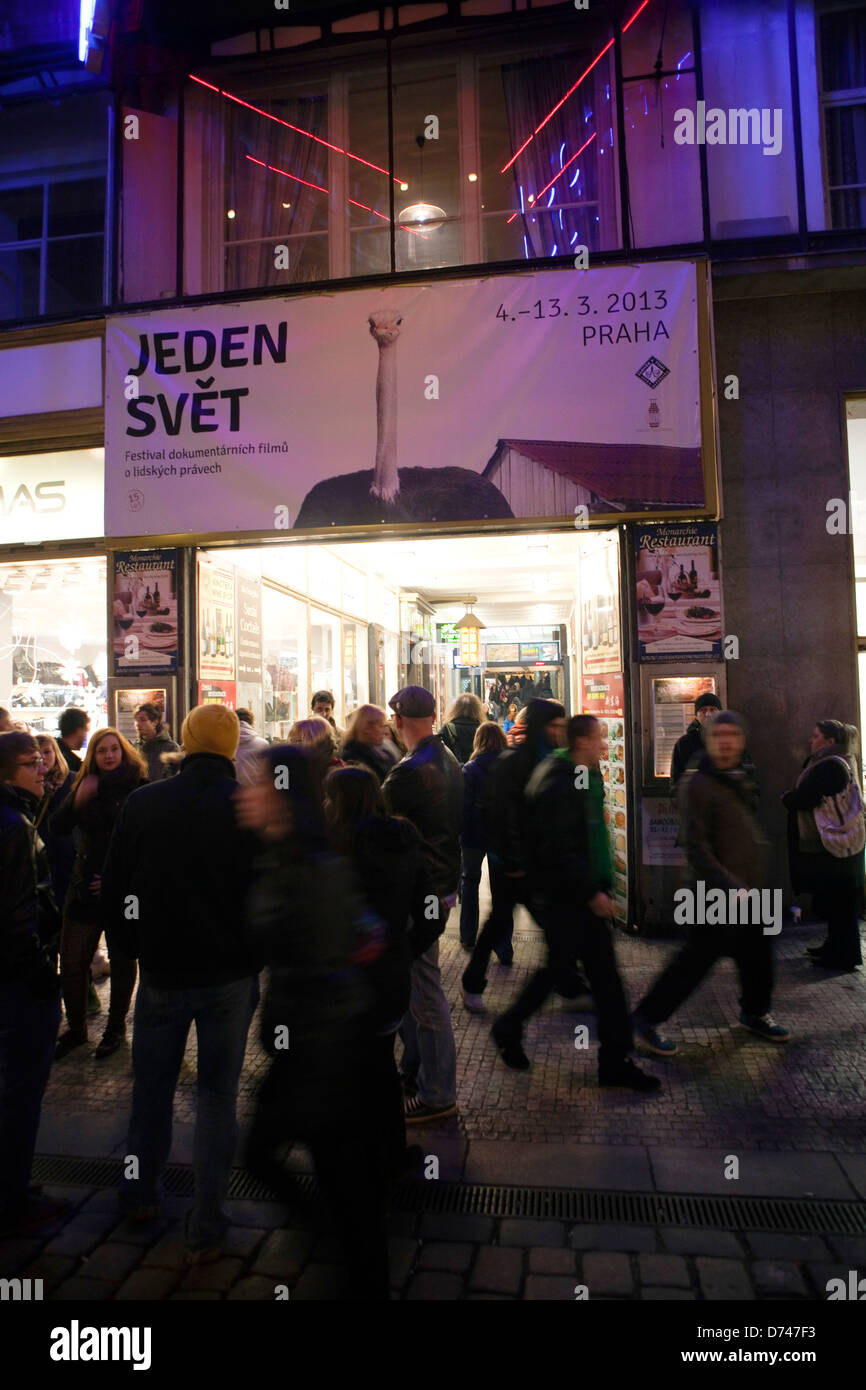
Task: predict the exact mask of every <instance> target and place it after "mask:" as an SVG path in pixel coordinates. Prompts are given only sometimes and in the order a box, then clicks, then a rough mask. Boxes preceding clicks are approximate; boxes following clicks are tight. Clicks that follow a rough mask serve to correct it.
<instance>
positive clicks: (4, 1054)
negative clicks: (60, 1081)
mask: <svg viewBox="0 0 866 1390" xmlns="http://www.w3.org/2000/svg"><path fill="white" fill-rule="evenodd" d="M59 1027H60V990H59V989H58V991H57V993H56V994H53V995H52V996H51V998H49V999H37V998H36V996H35V995H34V994H33V993H32V991H31V990H30V989H29V988H28V986H27V985H26V984H24V982H23V981H22V980H4V981H2V982H0V1212H2V1213H3V1214H4V1215H5V1214H6V1213H7V1212H8V1213H9V1214H10V1215H14V1214H15V1212H16V1209H18V1208H19V1207H21V1206H22V1205H23V1204H24V1202H25V1201H26V1199H27V1187H28V1184H29V1182H30V1168H31V1165H32V1163H33V1150H34V1148H35V1147H36V1135H37V1132H38V1130H39V1115H40V1112H41V1109H42V1097H43V1095H44V1094H45V1087H46V1086H47V1085H48V1077H49V1075H50V1073H51V1063H52V1061H53V1060H54V1044H55V1043H56V1042H57V1029H58V1028H59Z"/></svg>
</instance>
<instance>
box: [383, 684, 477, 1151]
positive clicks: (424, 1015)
mask: <svg viewBox="0 0 866 1390" xmlns="http://www.w3.org/2000/svg"><path fill="white" fill-rule="evenodd" d="M388 703H389V705H390V706H391V709H392V710H393V711H394V720H395V724H396V726H397V732H398V734H399V735H400V738H401V739H402V740H403V742H404V743H405V745H406V748H407V749H408V750H409V751H408V753H407V755H406V757H405V758H403V760H402V762H399V763H398V764H397V766H396V767H395V768H394V769H393V770H392V771H391V772H390V773H389V774H388V776H387V777H386V778H385V782H384V784H383V786H382V795H383V797H384V799H385V805H386V806H387V808H388V810H389V811H390V812H391V814H392V815H395V816H405V817H406V819H407V820H410V821H412V823H413V824H414V826H415V827H416V829H417V830H419V831H420V833H421V839H422V841H423V845H424V858H425V861H426V865H427V872H428V878H429V888H430V898H429V901H428V903H427V905H426V907H425V909H424V919H425V920H424V921H423V922H419V921H413V924H412V929H411V933H410V939H411V942H412V949H413V953H414V957H415V959H414V961H413V964H412V979H411V997H410V1003H409V1012H408V1013H407V1014H406V1016H405V1018H404V1020H403V1026H402V1028H401V1037H402V1039H403V1047H404V1052H403V1060H402V1068H403V1076H404V1080H405V1082H406V1083H407V1090H412V1089H415V1094H414V1095H408V1094H407V1097H406V1101H405V1106H404V1110H405V1116H406V1123H407V1124H422V1123H424V1122H426V1121H428V1120H438V1119H444V1118H445V1116H447V1115H453V1114H454V1112H455V1111H456V1109H457V1052H456V1049H455V1046H454V1033H453V1030H452V1027H451V1010H450V1008H449V1007H448V1000H447V999H446V998H445V993H444V991H443V989H442V980H441V976H440V973H439V937H440V936H441V935H442V933H443V931H444V930H445V923H446V921H447V918H448V913H449V911H450V909H451V908H452V907H453V905H454V901H455V898H456V893H457V881H458V879H459V877H460V825H461V820H462V812H463V777H462V774H461V772H460V764H459V763H458V761H457V759H456V758H455V757H454V754H453V753H450V752H449V751H448V749H447V748H446V747H445V745H444V743H443V742H442V740H441V738H440V737H439V736H438V735H437V734H434V733H433V715H434V713H435V710H436V701H435V700H434V698H433V696H432V695H431V693H430V691H429V690H425V689H424V688H423V686H420V685H410V686H407V688H406V689H405V690H401V691H399V692H398V694H396V695H395V696H394V697H393V699H391V700H389V701H388Z"/></svg>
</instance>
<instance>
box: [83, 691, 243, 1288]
mask: <svg viewBox="0 0 866 1390" xmlns="http://www.w3.org/2000/svg"><path fill="white" fill-rule="evenodd" d="M239 728H240V726H239V724H238V718H237V715H236V714H235V713H234V711H233V710H230V709H227V708H226V706H225V705H198V706H197V707H196V708H195V709H194V710H191V711H190V713H189V714H188V715H187V717H186V719H185V720H184V723H183V729H182V730H181V739H182V742H183V751H184V755H185V756H184V760H183V762H182V763H181V767H180V773H179V775H178V776H177V777H172V778H170V779H169V780H168V781H164V782H154V783H152V784H149V785H148V786H145V787H142V788H141V793H142V794H139V792H134V793H133V794H132V795H131V796H130V797H128V798H127V801H126V802H125V804H124V807H123V810H122V812H121V814H120V817H119V818H118V821H117V825H116V827H115V831H114V835H113V837H112V841H111V847H110V849H109V854H108V859H107V861H106V864H105V868H104V870H103V878H102V900H103V904H104V907H105V911H106V914H107V915H106V922H107V923H108V922H110V924H111V929H112V932H113V933H115V935H116V938H117V940H118V943H119V945H120V947H121V949H122V950H127V951H128V952H129V954H130V955H133V956H137V957H138V960H139V966H140V971H141V979H140V984H139V989H138V997H137V999H136V1005H135V1025H134V1031H133V1039H132V1073H133V1092H132V1114H131V1117H130V1122H129V1139H128V1142H127V1147H126V1153H127V1154H129V1155H134V1156H135V1157H136V1159H137V1160H138V1162H137V1168H136V1171H135V1172H131V1171H130V1176H128V1177H127V1176H125V1177H124V1180H123V1184H122V1187H121V1205H122V1207H123V1208H124V1210H126V1211H127V1213H128V1214H129V1216H130V1217H131V1218H132V1219H133V1220H137V1221H149V1220H155V1219H156V1217H157V1216H158V1214H159V1197H160V1190H161V1184H160V1173H161V1169H162V1166H163V1164H164V1163H165V1161H166V1159H167V1158H168V1154H169V1150H170V1149H171V1129H172V1112H173V1108H174V1092H175V1087H176V1085H177V1077H178V1072H179V1070H180V1066H181V1063H182V1061H183V1054H184V1050H185V1048H186V1043H187V1037H188V1035H189V1029H190V1025H191V1024H192V1023H193V1022H194V1023H195V1026H196V1036H197V1039H198V1092H197V1095H198V1102H197V1104H198V1109H197V1114H196V1126H195V1142H194V1158H193V1168H194V1174H195V1201H194V1204H193V1207H192V1210H191V1211H190V1212H189V1214H188V1216H187V1223H186V1239H187V1246H188V1256H187V1258H188V1262H189V1263H191V1264H195V1263H204V1262H209V1261H210V1260H213V1259H217V1258H218V1257H219V1255H220V1254H221V1253H222V1244H223V1240H224V1237H225V1233H226V1230H227V1229H228V1224H229V1221H228V1216H227V1214H226V1211H225V1199H226V1193H227V1191H228V1181H229V1173H230V1169H231V1163H232V1157H233V1154H234V1149H235V1144H236V1142H237V1135H238V1127H237V1118H236V1103H237V1090H238V1083H239V1081H240V1074H241V1068H242V1067H243V1061H244V1053H245V1051H246V1042H247V1031H248V1029H249V1026H250V1021H251V1019H252V1016H253V1013H254V1011H255V1007H256V1004H257V1003H258V995H259V991H258V963H257V962H256V961H255V960H254V959H253V957H252V956H251V955H250V952H249V949H248V947H247V945H246V943H245V939H244V933H243V925H244V911H245V899H246V895H247V890H248V888H249V883H250V878H251V875H252V865H253V858H254V856H255V853H256V842H255V839H254V837H253V836H252V835H251V834H250V833H249V832H247V831H243V830H239V829H238V827H237V822H236V819H235V814H234V806H233V797H234V793H235V790H236V788H237V782H236V780H235V768H234V763H233V761H232V759H233V758H234V756H235V753H236V752H237V746H238V733H239ZM127 1169H129V1164H127Z"/></svg>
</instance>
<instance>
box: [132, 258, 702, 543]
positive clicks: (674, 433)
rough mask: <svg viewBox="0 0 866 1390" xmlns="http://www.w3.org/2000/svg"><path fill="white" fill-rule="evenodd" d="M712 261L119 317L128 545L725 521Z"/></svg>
mask: <svg viewBox="0 0 866 1390" xmlns="http://www.w3.org/2000/svg"><path fill="white" fill-rule="evenodd" d="M701 285H702V281H700V282H699V274H698V269H697V267H696V266H695V264H694V263H693V262H659V263H655V264H652V265H638V266H617V267H605V268H599V269H597V270H590V271H585V272H584V271H581V272H576V271H575V270H574V269H573V268H571V267H569V268H568V269H567V270H566V269H563V270H562V271H539V272H536V273H529V274H525V275H513V276H492V277H489V278H485V279H483V280H477V281H468V280H467V281H456V282H447V281H440V282H437V283H435V284H429V285H411V286H410V285H401V286H387V287H385V288H376V289H368V290H347V291H345V292H342V293H337V294H329V295H308V296H304V297H293V298H291V299H287V300H279V299H267V300H261V301H258V302H250V303H245V304H240V305H238V304H235V305H231V304H212V305H206V306H201V307H199V306H196V307H188V308H183V309H171V310H165V311H162V312H154V313H148V314H139V315H126V316H122V317H117V318H112V319H109V321H108V325H107V334H106V362H107V393H106V400H107V404H106V437H107V458H108V470H107V471H108V477H107V505H106V510H107V523H106V524H107V529H108V534H109V535H121V536H123V535H147V534H157V533H159V534H166V533H172V534H174V533H178V532H198V533H201V532H220V531H222V532H225V531H233V530H237V531H257V532H267V531H271V530H278V531H280V530H294V529H299V530H307V531H310V530H321V529H323V528H325V527H328V528H330V527H332V526H357V525H373V526H378V525H381V524H383V523H388V524H391V525H394V524H398V525H399V524H400V523H412V522H434V521H438V522H448V521H453V522H466V521H476V522H479V523H483V522H485V521H494V520H499V521H501V520H503V519H508V518H521V517H545V518H553V517H560V518H565V517H568V518H569V519H570V520H571V521H572V522H573V523H575V524H577V525H585V524H588V523H589V522H591V521H595V520H599V521H600V520H602V519H604V518H609V519H616V520H620V521H621V520H623V519H624V518H626V517H628V516H629V515H635V516H652V515H654V514H656V515H657V514H659V513H660V512H662V513H664V514H665V515H667V516H670V515H671V513H676V512H677V511H678V510H679V511H684V512H685V511H688V512H689V513H690V514H692V515H693V514H694V513H695V511H698V512H700V511H701V510H702V509H704V508H706V509H707V510H710V509H711V508H712V506H713V505H714V498H713V497H709V496H707V491H706V489H705V483H704V473H703V468H702V453H701V426H700V386H701V382H700V364H699V355H700V354H699V344H698V338H699V334H698V320H699V313H698V304H699V302H701V300H702V295H703V291H702V288H701Z"/></svg>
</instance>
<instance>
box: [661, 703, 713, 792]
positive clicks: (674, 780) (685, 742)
mask: <svg viewBox="0 0 866 1390" xmlns="http://www.w3.org/2000/svg"><path fill="white" fill-rule="evenodd" d="M721 708H722V702H721V700H720V699H719V697H718V695H713V694H712V692H711V691H705V692H704V694H703V695H699V696H698V698H697V699H696V700H695V717H694V719H693V720H692V722H691V724H690V725H689V727H688V728H687V729H686V731H685V733H684V734H683V736H682V738H678V739H677V741H676V743H675V744H674V751H673V753H672V755H671V796H673V795H674V794H675V792H676V789H677V785H678V783H679V780H680V778H681V777H682V775H683V773H684V772H685V770H686V768H687V767H688V765H689V763H690V762H691V761H692V758H694V757H695V756H696V755H697V754H698V753H702V752H703V751H704V725H705V724H706V723H707V720H709V719H712V717H713V715H714V714H717V713H718V711H719V710H720V709H721Z"/></svg>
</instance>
